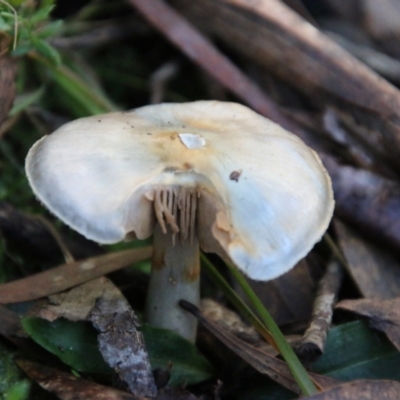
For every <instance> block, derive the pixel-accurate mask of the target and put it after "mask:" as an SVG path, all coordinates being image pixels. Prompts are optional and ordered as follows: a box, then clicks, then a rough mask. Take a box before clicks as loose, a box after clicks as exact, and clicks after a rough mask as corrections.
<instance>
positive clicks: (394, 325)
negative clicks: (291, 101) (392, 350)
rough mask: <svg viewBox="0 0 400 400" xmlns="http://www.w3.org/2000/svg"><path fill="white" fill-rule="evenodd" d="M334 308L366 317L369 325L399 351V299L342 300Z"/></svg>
mask: <svg viewBox="0 0 400 400" xmlns="http://www.w3.org/2000/svg"><path fill="white" fill-rule="evenodd" d="M336 308H338V309H341V310H346V311H351V312H354V313H356V314H359V315H362V316H364V317H368V318H369V321H370V325H371V327H372V328H375V329H377V330H379V331H382V332H385V334H386V336H387V337H388V339H389V340H390V341H391V342H392V343H393V344H394V345H395V346H396V348H397V349H398V350H399V351H400V298H399V297H398V298H395V299H392V300H379V299H361V300H343V301H341V302H340V303H338V304H337V306H336Z"/></svg>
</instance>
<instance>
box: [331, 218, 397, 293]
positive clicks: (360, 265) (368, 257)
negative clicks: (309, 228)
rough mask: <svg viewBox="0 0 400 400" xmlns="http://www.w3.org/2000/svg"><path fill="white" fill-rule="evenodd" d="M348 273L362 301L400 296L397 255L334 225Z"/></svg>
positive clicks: (341, 225)
mask: <svg viewBox="0 0 400 400" xmlns="http://www.w3.org/2000/svg"><path fill="white" fill-rule="evenodd" d="M334 227H335V231H336V235H337V238H338V242H339V245H340V247H341V249H342V252H343V254H344V256H345V257H346V260H347V265H348V267H349V271H348V272H349V273H350V275H351V277H352V278H353V280H354V283H355V284H356V285H357V288H358V289H359V291H360V293H361V294H362V295H363V297H367V298H370V297H373V298H379V299H392V298H394V297H397V296H400V268H399V260H398V257H397V255H396V253H394V252H391V251H389V250H388V249H385V248H382V247H379V246H378V245H377V244H376V243H373V242H372V241H370V240H367V239H364V238H362V237H361V236H360V235H359V234H358V233H357V232H356V231H355V230H354V229H352V228H350V227H348V226H347V225H345V224H343V223H342V222H340V221H339V220H337V219H336V220H335V221H334Z"/></svg>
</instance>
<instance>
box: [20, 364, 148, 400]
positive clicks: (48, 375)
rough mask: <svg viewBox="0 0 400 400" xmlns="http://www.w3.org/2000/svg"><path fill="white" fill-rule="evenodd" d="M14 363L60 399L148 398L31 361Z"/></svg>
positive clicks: (108, 399)
mask: <svg viewBox="0 0 400 400" xmlns="http://www.w3.org/2000/svg"><path fill="white" fill-rule="evenodd" d="M16 363H17V364H18V366H19V367H20V368H21V369H22V370H23V371H24V372H25V373H26V374H27V375H28V376H29V377H30V378H31V379H33V380H34V381H36V382H37V383H38V384H39V385H40V386H41V387H42V388H43V389H45V390H47V391H48V392H50V393H53V394H55V395H56V396H57V397H58V398H60V399H61V400H88V399H96V400H150V398H148V397H137V396H133V395H131V394H129V393H126V392H122V391H120V390H116V389H113V388H111V387H106V386H103V385H99V384H97V383H94V382H91V381H87V380H85V379H81V378H78V377H76V376H74V375H72V374H69V373H67V372H63V371H59V370H57V369H53V368H49V367H46V366H44V365H41V364H38V363H34V362H32V361H28V360H22V359H17V360H16Z"/></svg>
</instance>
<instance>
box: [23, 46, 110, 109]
mask: <svg viewBox="0 0 400 400" xmlns="http://www.w3.org/2000/svg"><path fill="white" fill-rule="evenodd" d="M30 55H31V57H32V58H33V59H34V60H35V61H36V62H38V63H39V64H41V65H43V66H45V67H46V68H47V69H48V70H49V71H50V72H51V74H52V77H53V80H54V82H55V83H56V84H57V85H58V86H59V87H61V88H62V90H63V91H65V92H66V93H67V94H68V95H69V96H71V97H72V98H73V99H74V100H75V101H76V102H77V104H79V106H80V107H81V108H82V109H83V110H85V111H86V113H87V114H88V115H96V114H102V113H106V112H111V111H116V110H117V107H116V106H115V105H114V104H112V103H111V101H110V100H108V99H107V98H106V97H105V96H104V95H103V94H102V93H100V92H99V91H98V90H96V89H93V88H92V87H91V86H90V85H88V84H87V83H86V82H85V81H84V80H83V79H81V78H80V77H79V76H78V75H77V74H76V73H75V72H73V71H72V70H71V69H69V68H68V67H66V66H65V65H59V66H55V65H53V64H52V63H51V62H49V61H48V60H47V59H45V58H43V57H41V56H39V55H38V54H35V53H30Z"/></svg>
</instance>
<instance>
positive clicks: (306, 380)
mask: <svg viewBox="0 0 400 400" xmlns="http://www.w3.org/2000/svg"><path fill="white" fill-rule="evenodd" d="M228 268H229V270H230V272H231V273H232V275H233V276H234V277H235V279H236V281H237V282H238V283H239V285H240V286H241V287H242V289H243V291H244V292H245V293H246V296H247V297H248V298H249V300H250V301H251V303H252V304H253V306H254V308H255V309H256V310H257V313H258V314H259V316H260V318H261V321H262V322H263V323H264V324H265V326H266V327H267V329H268V330H269V332H270V333H271V335H272V337H273V338H274V339H275V342H276V344H277V346H278V349H279V352H280V354H281V355H282V357H283V358H284V359H285V361H286V362H287V364H288V367H289V369H290V371H291V372H292V374H293V377H294V378H295V379H296V382H297V383H298V385H299V386H300V389H301V391H302V392H303V394H304V395H306V396H311V395H313V394H316V393H318V390H317V388H316V386H315V385H314V383H313V381H312V380H311V378H310V377H309V375H308V373H307V371H306V370H305V368H304V367H303V365H302V364H301V362H300V360H299V359H298V357H297V356H296V354H295V352H294V351H293V349H292V347H291V346H290V344H289V343H288V342H287V340H286V338H285V336H284V335H283V334H282V332H281V330H280V329H279V327H278V325H277V324H276V323H275V321H274V319H273V318H272V316H271V314H270V313H269V312H268V311H267V309H266V308H265V307H264V305H263V304H262V302H261V300H260V299H259V298H258V296H257V295H256V293H255V292H254V291H253V289H252V288H251V286H250V285H249V283H248V282H247V281H246V279H245V278H244V277H243V275H242V274H241V273H240V272H239V270H238V269H236V268H235V267H233V266H231V265H228Z"/></svg>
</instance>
